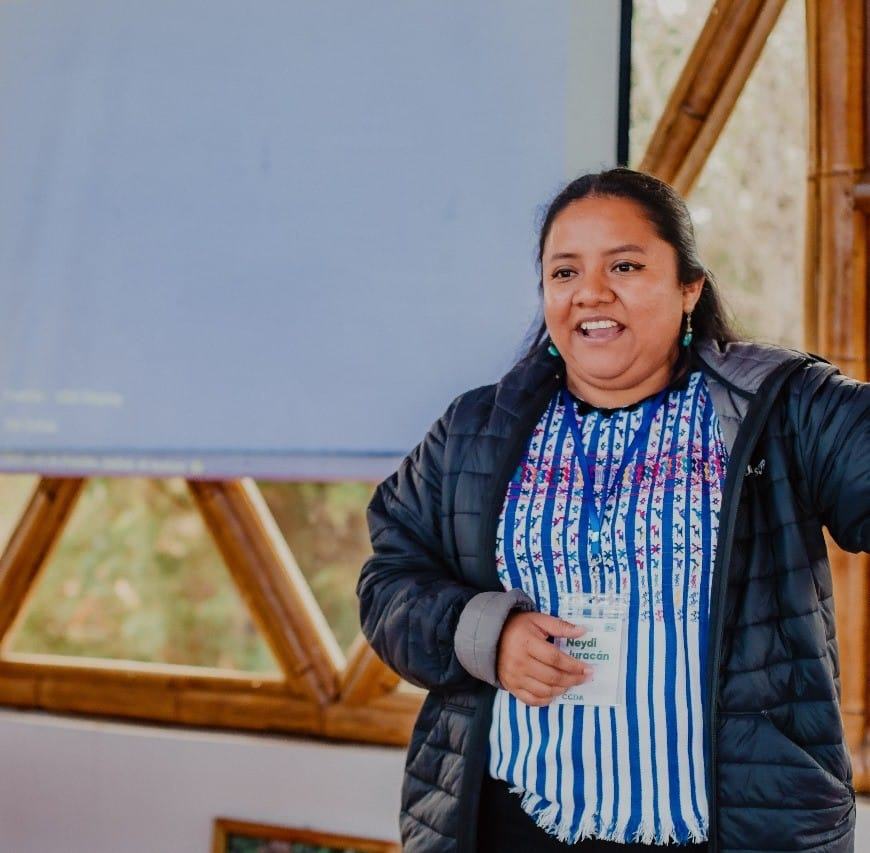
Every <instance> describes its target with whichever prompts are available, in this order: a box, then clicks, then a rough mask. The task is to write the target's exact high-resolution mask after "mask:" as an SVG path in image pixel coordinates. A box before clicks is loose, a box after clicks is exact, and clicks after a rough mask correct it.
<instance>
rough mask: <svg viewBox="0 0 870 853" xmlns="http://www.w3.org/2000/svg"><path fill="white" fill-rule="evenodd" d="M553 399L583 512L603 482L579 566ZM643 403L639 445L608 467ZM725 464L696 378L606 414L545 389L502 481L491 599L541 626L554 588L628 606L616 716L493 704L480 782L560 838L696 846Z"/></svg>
mask: <svg viewBox="0 0 870 853" xmlns="http://www.w3.org/2000/svg"><path fill="white" fill-rule="evenodd" d="M565 400H567V401H569V402H570V404H571V405H572V406H574V411H575V417H576V423H577V426H578V432H579V434H580V435H581V436H582V442H583V449H582V450H583V452H584V453H586V458H587V461H588V467H589V470H590V473H591V475H592V479H593V482H594V484H595V492H596V497H597V500H596V503H597V505H598V507H599V508H600V496H601V494H602V488H603V487H605V484H606V486H607V487H606V488H605V489H604V491H605V492H606V493H607V494H608V495H609V497H608V501H607V504H606V508H605V510H604V515H603V519H602V523H601V534H600V536H601V554H602V556H603V559H601V560H595V559H592V558H591V550H590V549H591V545H590V536H589V533H590V524H589V505H588V501H585V502H584V500H583V484H582V480H583V475H582V473H581V467H580V465H578V464H577V460H576V457H575V454H574V438H573V434H572V431H571V428H570V423H569V421H570V418H565V417H564V415H565V411H566V410H565V406H564V401H565ZM651 408H654V409H655V411H654V412H652V413H651V414H652V421H651V425H650V428H649V432H648V434H647V441H646V442H641V443H642V444H643V445H644V446H640V445H638V446H637V448H636V451H635V452H634V453H633V454H632V455H631V456H632V458H631V459H630V460H625V459H623V456H624V453H625V450H626V448H629V445H630V444H631V443H632V441H633V439H634V437H635V434H636V433H637V432H638V429H639V428H640V426H641V424H642V422H643V419H644V414H645V413H650V412H649V410H650V409H651ZM623 462H628V463H629V464H627V465H626V466H624V467H622V470H621V471H620V468H621V466H622V463H623ZM726 462H727V450H726V448H725V446H724V444H723V442H722V436H721V432H720V429H719V424H718V420H717V418H716V414H715V412H714V409H713V405H712V401H711V399H710V396H709V393H708V389H707V384H706V382H705V380H704V377H703V374H702V373H701V372H700V371H696V372H692V373H690V374H689V375H688V377H686V378H685V379H684V381H683V382H682V384H681V385H677V386H673V387H671V388H670V389H669V390H668V391H667V392H666V393H665V394H663V395H656V396H655V397H649V398H646V399H644V400H641V401H639V402H638V403H635V404H634V405H632V406H629V407H626V408H622V409H616V410H607V409H596V408H593V407H591V406H589V405H588V404H586V403H584V402H582V401H580V400H578V399H577V398H575V397H573V396H572V395H570V394H568V393H567V392H566V391H564V390H563V391H561V392H559V393H557V394H555V395H554V397H553V399H552V400H551V401H550V404H549V406H548V407H547V408H546V410H545V412H544V413H543V415H542V417H541V419H540V421H539V422H538V424H537V426H536V427H535V429H534V431H533V434H532V435H531V437H530V439H529V442H528V444H527V447H526V452H525V454H524V457H523V460H522V463H521V464H520V466H519V467H518V468H517V471H516V473H515V475H514V477H513V479H512V480H511V482H510V484H509V487H508V492H507V495H506V496H505V501H504V504H503V507H502V512H501V517H500V520H499V527H498V534H497V535H498V539H497V550H496V562H497V565H498V571H499V577H500V579H501V581H502V584H503V585H504V587H505V588H506V589H511V588H515V587H521V588H522V589H523V590H525V591H526V592H527V593H528V594H529V595H530V596H531V597H532V598H533V600H534V601H535V604H536V606H537V608H538V609H539V610H540V611H541V612H543V613H552V614H554V615H558V613H559V595H560V594H562V593H565V592H601V593H605V592H610V591H611V590H615V591H616V592H622V593H623V594H625V595H627V596H628V605H629V606H628V631H627V634H626V648H627V658H626V666H625V679H626V681H625V691H624V696H625V704H624V705H619V706H615V707H610V706H600V707H596V706H583V705H566V704H559V703H553V704H550V705H548V706H545V707H541V708H538V707H531V706H528V705H526V704H524V703H523V702H522V701H520V700H518V699H516V698H515V697H513V696H511V695H510V694H509V693H508V692H506V691H505V690H499V691H497V693H496V697H495V704H494V709H493V720H492V726H491V729H490V736H489V773H490V775H491V776H493V777H494V778H496V779H503V780H505V781H506V782H507V783H508V784H509V785H510V786H511V789H512V790H514V791H515V792H516V793H518V794H521V795H522V807H523V809H524V810H525V811H526V812H527V813H528V814H529V815H531V816H532V817H533V818H534V819H535V820H536V822H537V824H538V825H539V826H541V827H542V828H543V829H545V830H546V831H547V832H548V833H550V834H552V835H555V836H557V837H558V838H559V839H560V840H562V841H566V842H568V843H572V844H573V843H575V842H577V841H578V840H581V839H584V838H590V837H594V838H600V839H605V840H609V841H617V842H623V843H631V842H635V843H637V842H639V843H646V844H667V843H669V842H677V843H687V842H697V841H703V840H705V839H706V837H707V827H708V814H707V799H706V791H705V787H704V764H705V754H704V744H705V738H704V731H703V728H704V725H703V720H704V714H703V707H704V703H705V701H706V700H705V698H704V689H703V686H704V684H705V683H706V673H705V662H706V654H705V650H706V647H707V627H708V626H707V623H708V616H709V601H710V581H711V576H712V568H713V561H714V558H715V552H716V535H717V530H718V519H719V509H720V503H721V495H722V486H723V483H724V478H725V465H726ZM617 477H618V478H619V482H616V478H617Z"/></svg>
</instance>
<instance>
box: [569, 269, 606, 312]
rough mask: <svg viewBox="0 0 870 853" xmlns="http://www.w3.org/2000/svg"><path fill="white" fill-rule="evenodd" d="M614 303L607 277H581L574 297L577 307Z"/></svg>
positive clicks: (599, 275) (589, 275)
mask: <svg viewBox="0 0 870 853" xmlns="http://www.w3.org/2000/svg"><path fill="white" fill-rule="evenodd" d="M612 301H613V291H612V290H611V289H610V285H609V284H608V283H607V278H606V277H605V276H603V275H601V274H600V273H587V274H586V275H584V276H580V277H579V280H578V281H577V287H575V288H574V293H573V296H572V302H573V303H574V304H575V305H589V304H592V305H596V304H598V303H599V302H612Z"/></svg>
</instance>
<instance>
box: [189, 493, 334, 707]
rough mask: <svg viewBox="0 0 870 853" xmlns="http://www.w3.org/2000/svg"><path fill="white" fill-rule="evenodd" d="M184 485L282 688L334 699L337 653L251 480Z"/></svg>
mask: <svg viewBox="0 0 870 853" xmlns="http://www.w3.org/2000/svg"><path fill="white" fill-rule="evenodd" d="M188 486H189V487H190V490H191V492H192V493H193V496H194V498H195V500H196V502H197V504H198V506H199V509H200V512H201V513H202V516H203V518H204V519H205V521H206V524H207V525H208V527H209V529H210V530H211V533H212V536H213V537H214V540H215V542H216V544H217V546H218V548H219V549H220V551H221V553H222V554H223V557H224V560H225V561H226V564H227V567H228V568H229V570H230V573H231V574H232V576H233V579H234V580H235V582H236V586H237V587H238V589H239V592H240V593H241V594H242V597H243V598H244V600H245V602H246V603H247V605H248V608H249V610H250V611H251V614H252V615H253V617H254V619H255V621H256V622H257V623H258V625H259V627H260V629H261V630H262V631H263V634H264V636H265V637H266V640H267V641H268V643H269V645H270V647H271V648H272V651H273V652H274V654H275V657H276V659H277V660H278V663H279V665H280V666H281V668H282V669H283V671H284V673H285V675H286V676H287V683H288V687H289V688H290V689H294V688H296V689H298V690H299V691H301V695H307V696H309V697H310V698H311V699H313V700H314V701H316V702H318V703H325V702H329V701H332V700H333V699H335V697H336V696H337V694H338V680H339V673H340V671H341V670H342V669H343V668H344V656H343V655H342V653H341V650H340V648H339V646H338V643H337V642H336V640H335V637H334V636H333V634H332V631H331V630H330V628H329V625H328V624H327V623H326V620H325V619H324V617H323V614H322V612H321V611H320V608H319V606H318V605H317V602H316V601H315V599H314V596H313V595H312V594H311V590H310V588H309V587H308V584H307V583H306V581H305V578H304V577H303V576H302V573H301V572H300V570H299V567H298V566H297V565H296V561H295V560H294V559H293V555H292V553H291V551H290V549H289V547H288V546H287V542H286V541H285V540H284V538H283V536H282V535H281V532H280V531H279V530H278V526H277V524H275V521H274V519H273V518H272V515H271V513H270V512H269V509H268V507H267V506H266V503H265V501H264V500H263V497H262V495H261V494H260V492H259V490H258V489H257V486H256V484H255V483H254V482H253V481H251V480H249V479H245V480H233V481H229V482H217V481H204V480H200V481H196V480H189V481H188Z"/></svg>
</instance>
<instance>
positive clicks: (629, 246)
mask: <svg viewBox="0 0 870 853" xmlns="http://www.w3.org/2000/svg"><path fill="white" fill-rule="evenodd" d="M620 252H639V253H640V254H641V255H645V254H646V249H644V248H643V246H638V245H637V243H624V244H623V245H621V246H614V247H613V248H612V249H605V250H604V252H602V254H604V255H618V254H619V253H620ZM579 257H581V255H580V254H579V253H577V252H556V253H555V254H553V255H549V256H548V257H547V261H548V262H549V263H552V262H553V261H561V260H566V259H569V258H579Z"/></svg>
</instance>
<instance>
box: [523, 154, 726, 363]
mask: <svg viewBox="0 0 870 853" xmlns="http://www.w3.org/2000/svg"><path fill="white" fill-rule="evenodd" d="M590 196H593V197H599V198H602V197H603V198H625V199H629V200H630V201H633V202H635V203H637V204H639V205H640V206H641V207H642V208H643V210H644V211H645V213H646V215H647V218H648V219H649V221H650V222H651V223H652V225H653V227H654V228H655V229H656V232H657V233H658V235H659V237H661V238H662V240H664V241H665V242H667V243H670V244H671V245H672V246H673V247H674V250H675V251H676V253H677V278H678V280H679V282H680V284H688V283H689V282H692V281H696V280H697V279H699V278H701V276H703V277H704V284H703V285H702V288H701V296H700V298H699V299H698V302H697V304H696V305H695V309H694V311H693V312H692V332H693V336H694V338H693V339H694V340H696V341H697V340H703V339H709V340H715V341H721V342H723V343H724V342H727V341H735V340H738V337H739V336H738V334H737V332H736V331H735V330H734V327H733V326H732V323H731V320H730V319H729V317H728V313H727V311H726V309H725V306H724V304H723V302H722V299H721V297H720V295H719V291H718V288H717V287H716V280H715V279H714V278H713V274H712V273H711V272H710V271H709V270H708V269H707V268H706V267H705V266H704V265H703V264H702V263H701V259H700V258H699V257H698V246H697V244H696V243H695V230H694V228H693V227H692V219H691V217H690V216H689V209H688V207H687V206H686V203H685V201H683V199H682V198H681V197H680V196H679V194H678V193H677V192H676V190H675V189H674V188H673V187H671V186H669V185H668V184H666V183H665V182H664V181H660V180H659V179H658V178H655V177H653V176H652V175H648V174H646V173H645V172H636V171H634V170H633V169H625V168H618V169H609V170H607V171H604V172H596V173H591V174H588V175H582V176H581V177H579V178H576V179H575V180H573V181H571V183H570V184H568V185H567V186H566V187H564V188H563V189H562V190H561V191H560V192H559V193H558V195H556V197H555V198H554V199H553V200H552V201H551V202H550V204H549V206H548V208H547V211H546V213H545V214H544V219H543V222H542V223H541V228H540V232H539V236H538V259H537V266H538V291H539V292H540V293H542V292H543V288H544V281H543V256H544V243H545V242H546V240H547V235H548V234H549V233H550V228H551V227H552V225H553V220H554V219H555V218H556V216H558V214H559V213H561V212H562V211H563V210H564V209H565V208H566V207H567V206H568V205H569V204H571V202H573V201H579V200H580V199H582V198H587V197H590ZM684 325H685V319H684V320H683V322H682V324H681V326H680V335H682V334H683V327H684ZM546 338H547V326H546V324H545V322H544V320H543V319H541V320H540V323H539V325H538V327H537V329H536V330H533V333H532V337H531V341H530V342H529V343H528V348H527V351H526V353H525V355H524V358H528V357H529V356H530V355H532V353H533V352H535V351H536V350H537V349H538V347H539V346H540V345H541V344H542V343H543V342H544V340H546ZM528 340H529V339H528V337H527V341H528Z"/></svg>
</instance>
